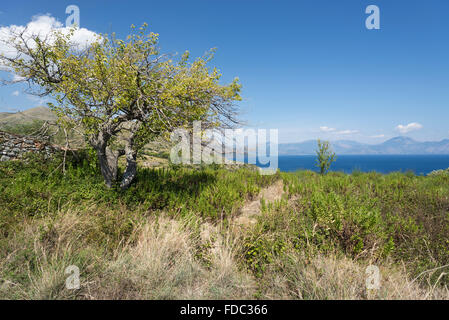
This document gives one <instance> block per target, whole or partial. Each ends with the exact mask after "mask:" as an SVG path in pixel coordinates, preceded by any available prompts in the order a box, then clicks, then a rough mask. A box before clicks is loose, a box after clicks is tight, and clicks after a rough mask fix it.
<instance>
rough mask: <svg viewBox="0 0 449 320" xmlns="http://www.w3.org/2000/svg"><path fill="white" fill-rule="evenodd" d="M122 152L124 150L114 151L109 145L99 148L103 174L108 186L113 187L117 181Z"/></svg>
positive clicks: (98, 152)
mask: <svg viewBox="0 0 449 320" xmlns="http://www.w3.org/2000/svg"><path fill="white" fill-rule="evenodd" d="M122 154H123V152H121V151H119V150H114V151H112V150H111V149H110V148H108V147H106V148H102V149H101V150H97V155H98V161H99V162H100V169H101V174H102V175H103V178H104V182H105V184H106V186H107V187H108V188H111V187H112V185H113V184H114V183H115V182H116V181H117V168H118V157H119V156H120V155H122Z"/></svg>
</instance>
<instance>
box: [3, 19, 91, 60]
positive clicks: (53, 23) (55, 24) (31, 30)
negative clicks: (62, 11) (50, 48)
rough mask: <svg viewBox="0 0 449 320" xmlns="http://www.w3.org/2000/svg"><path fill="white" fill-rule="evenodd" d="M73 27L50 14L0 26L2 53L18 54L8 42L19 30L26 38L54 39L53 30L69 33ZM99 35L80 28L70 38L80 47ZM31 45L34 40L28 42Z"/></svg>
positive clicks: (12, 55) (8, 54)
mask: <svg viewBox="0 0 449 320" xmlns="http://www.w3.org/2000/svg"><path fill="white" fill-rule="evenodd" d="M70 29H71V28H68V27H65V26H64V25H63V24H62V23H61V22H60V21H58V20H56V18H54V17H52V16H51V15H50V14H46V15H40V16H34V17H33V18H32V19H31V21H30V22H29V23H28V24H27V25H26V26H17V25H10V26H6V27H1V28H0V54H4V55H6V56H9V57H14V56H15V55H16V53H17V52H16V50H15V49H14V48H12V47H11V46H10V45H8V44H7V41H8V40H9V39H11V36H13V35H14V34H17V33H19V32H23V31H25V32H24V35H23V36H24V38H25V39H26V40H28V39H30V37H31V36H39V37H40V38H42V39H44V38H45V37H48V41H49V42H51V41H52V39H51V38H52V37H51V34H52V32H53V31H60V32H62V33H63V34H68V33H69V31H70ZM97 37H98V35H97V34H96V33H95V32H93V31H90V30H88V29H86V28H78V29H77V30H75V32H74V34H73V36H72V38H71V39H70V40H71V42H72V43H73V45H74V46H76V47H77V48H79V49H82V48H84V47H86V46H87V45H89V44H91V43H92V42H94V41H95V40H96V39H97ZM28 44H29V45H30V46H32V45H33V42H32V41H30V42H29V43H28Z"/></svg>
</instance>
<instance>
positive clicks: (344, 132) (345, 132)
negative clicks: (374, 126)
mask: <svg viewBox="0 0 449 320" xmlns="http://www.w3.org/2000/svg"><path fill="white" fill-rule="evenodd" d="M335 133H336V134H356V133H359V131H358V130H342V131H337V132H335Z"/></svg>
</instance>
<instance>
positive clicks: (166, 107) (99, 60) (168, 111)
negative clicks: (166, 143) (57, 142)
mask: <svg viewBox="0 0 449 320" xmlns="http://www.w3.org/2000/svg"><path fill="white" fill-rule="evenodd" d="M132 28H133V32H132V33H131V35H129V36H128V38H127V39H126V40H120V39H117V38H116V37H115V36H114V34H113V35H112V36H107V35H103V36H99V37H98V39H97V40H96V41H94V42H93V43H91V44H90V45H89V46H86V48H84V49H83V50H81V49H80V48H79V46H78V45H76V44H75V43H73V42H72V41H71V38H72V36H73V34H74V30H75V29H73V30H72V32H70V33H63V32H58V31H55V32H52V33H51V34H50V35H47V36H46V37H45V38H43V37H42V36H40V35H29V34H27V31H26V30H24V31H21V32H20V33H17V34H14V35H12V37H11V39H9V40H8V41H7V45H9V46H10V47H11V48H13V49H14V51H15V52H16V53H17V54H16V56H14V57H11V56H8V55H0V64H1V66H2V67H3V68H5V67H6V68H7V69H8V70H10V71H12V72H13V73H14V74H15V75H16V76H18V78H19V79H21V81H26V82H28V84H29V86H30V88H32V89H33V90H36V89H37V91H36V92H35V93H36V94H39V95H40V96H45V95H49V96H51V97H52V98H53V99H54V101H55V103H54V104H49V106H50V108H51V109H52V110H53V111H55V112H56V113H57V115H58V116H59V119H60V121H61V122H64V123H65V124H67V125H69V126H77V125H81V126H82V128H83V133H84V134H85V138H86V141H87V142H88V143H89V144H90V146H91V147H92V148H93V149H94V150H95V151H96V153H97V157H98V161H99V164H100V168H101V173H102V175H103V177H104V180H105V183H106V185H107V186H108V187H111V186H112V185H113V184H114V182H115V181H116V179H117V163H118V157H119V156H121V155H125V156H126V160H127V166H126V170H125V173H124V175H123V177H122V180H121V183H120V185H121V187H122V188H127V187H128V186H129V185H130V184H131V182H132V181H133V179H134V177H135V175H136V171H137V162H136V157H137V152H138V151H139V150H140V149H141V148H142V147H143V146H144V145H145V144H146V143H148V142H149V141H151V140H153V139H155V138H156V137H160V136H168V135H169V133H170V132H171V131H173V130H174V129H175V128H180V127H184V128H188V127H190V126H191V124H192V122H193V121H195V120H199V121H202V125H203V129H211V128H217V127H219V128H230V127H232V126H233V125H235V124H236V123H237V119H236V108H235V107H234V104H233V102H234V101H236V100H240V96H239V92H240V88H241V86H240V84H239V83H238V79H235V80H234V81H233V82H232V83H230V84H229V85H221V84H219V80H220V77H221V74H220V73H219V72H218V70H217V69H215V68H213V69H210V68H209V67H208V66H207V64H208V62H209V61H210V60H211V59H212V57H213V53H212V52H211V53H209V54H207V55H206V56H204V57H201V58H197V59H196V60H194V61H193V62H189V53H188V52H186V53H184V54H183V55H182V57H181V58H180V59H179V60H178V61H177V62H174V61H173V60H172V59H170V57H169V56H167V55H162V54H160V53H159V50H158V48H157V44H158V34H155V33H152V32H150V33H147V31H146V28H147V25H146V24H144V25H143V26H142V27H141V28H139V29H138V30H137V31H136V30H135V28H134V27H132Z"/></svg>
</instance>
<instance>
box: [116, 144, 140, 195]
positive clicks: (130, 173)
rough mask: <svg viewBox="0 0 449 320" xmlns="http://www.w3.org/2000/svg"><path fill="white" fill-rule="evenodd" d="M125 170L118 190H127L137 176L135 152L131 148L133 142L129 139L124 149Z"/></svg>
mask: <svg viewBox="0 0 449 320" xmlns="http://www.w3.org/2000/svg"><path fill="white" fill-rule="evenodd" d="M125 156H126V170H125V173H124V174H123V177H122V181H121V183H120V188H122V190H125V189H128V188H129V186H130V185H131V183H132V182H133V181H134V179H135V177H136V175H137V151H135V150H134V148H133V141H132V139H130V140H129V141H128V143H127V145H126V147H125Z"/></svg>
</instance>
